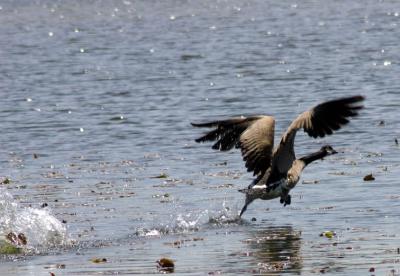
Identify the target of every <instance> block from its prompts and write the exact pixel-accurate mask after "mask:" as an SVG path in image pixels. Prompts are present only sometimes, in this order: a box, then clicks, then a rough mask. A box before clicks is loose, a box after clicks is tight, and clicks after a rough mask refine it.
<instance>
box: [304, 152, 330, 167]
mask: <svg viewBox="0 0 400 276" xmlns="http://www.w3.org/2000/svg"><path fill="white" fill-rule="evenodd" d="M326 155H327V152H326V151H322V150H319V151H317V152H314V153H311V154H309V155H307V156H304V157H302V158H300V160H302V161H303V162H304V163H305V164H306V165H308V164H310V163H311V162H313V161H315V160H318V159H322V158H324V157H325V156H326Z"/></svg>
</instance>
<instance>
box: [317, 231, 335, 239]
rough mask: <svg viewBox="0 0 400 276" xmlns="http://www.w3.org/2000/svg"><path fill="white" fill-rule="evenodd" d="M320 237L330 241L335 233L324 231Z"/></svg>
mask: <svg viewBox="0 0 400 276" xmlns="http://www.w3.org/2000/svg"><path fill="white" fill-rule="evenodd" d="M319 236H320V237H326V238H328V239H332V238H333V237H335V236H336V233H335V232H333V231H324V232H322V233H321V234H319Z"/></svg>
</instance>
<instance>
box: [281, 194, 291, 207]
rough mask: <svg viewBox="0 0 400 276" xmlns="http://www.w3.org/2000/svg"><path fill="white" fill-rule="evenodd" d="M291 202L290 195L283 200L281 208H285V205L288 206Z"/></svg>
mask: <svg viewBox="0 0 400 276" xmlns="http://www.w3.org/2000/svg"><path fill="white" fill-rule="evenodd" d="M291 202H292V197H291V195H287V196H286V198H285V202H284V203H285V204H283V207H285V206H286V205H290V203H291Z"/></svg>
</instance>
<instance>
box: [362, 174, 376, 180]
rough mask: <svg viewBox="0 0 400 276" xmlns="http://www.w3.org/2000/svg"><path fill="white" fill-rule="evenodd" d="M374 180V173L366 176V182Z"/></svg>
mask: <svg viewBox="0 0 400 276" xmlns="http://www.w3.org/2000/svg"><path fill="white" fill-rule="evenodd" d="M373 180H375V177H374V176H373V175H372V173H370V174H367V175H366V176H364V181H373Z"/></svg>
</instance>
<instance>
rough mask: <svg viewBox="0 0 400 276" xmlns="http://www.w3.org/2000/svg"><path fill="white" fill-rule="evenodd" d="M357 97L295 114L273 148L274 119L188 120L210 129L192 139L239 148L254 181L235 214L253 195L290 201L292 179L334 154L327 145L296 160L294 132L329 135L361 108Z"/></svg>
mask: <svg viewBox="0 0 400 276" xmlns="http://www.w3.org/2000/svg"><path fill="white" fill-rule="evenodd" d="M363 100H364V97H363V96H360V95H357V96H351V97H345V98H339V99H334V100H330V101H326V102H323V103H320V104H318V105H316V106H314V107H313V108H311V109H309V110H307V111H304V112H303V113H301V114H300V115H299V116H298V117H297V118H296V119H295V120H294V121H293V122H292V123H291V124H290V125H289V127H288V129H287V130H286V131H285V132H284V133H283V135H282V137H281V140H280V143H279V144H278V145H277V146H276V147H275V148H274V135H275V133H274V132H275V118H274V117H273V116H267V115H254V116H248V117H244V116H240V117H233V118H230V119H226V120H217V121H211V122H206V123H191V124H192V126H194V127H200V128H212V130H211V131H208V132H207V133H205V135H203V136H201V137H200V138H197V139H196V140H195V141H196V142H198V143H202V142H208V141H216V143H215V144H214V145H213V146H212V148H213V149H215V150H220V151H229V150H231V149H232V148H234V147H235V148H240V149H241V153H242V157H243V161H244V162H245V166H246V168H247V171H248V172H253V174H254V176H255V179H254V180H253V181H252V183H251V184H250V185H249V186H248V187H247V188H246V189H241V190H239V191H240V192H242V193H244V194H245V196H246V198H245V204H244V206H243V208H242V209H241V211H240V213H239V217H241V216H242V215H243V213H244V212H245V211H246V210H247V206H248V205H249V204H250V203H251V202H253V201H254V200H255V199H262V200H270V199H274V198H278V197H279V198H280V203H282V204H283V205H284V206H286V205H289V204H290V203H291V196H290V194H289V192H290V190H291V189H293V188H294V187H295V186H296V184H297V183H298V181H299V179H300V176H301V173H302V171H303V170H304V168H305V167H306V166H307V165H309V164H310V163H312V162H314V161H316V160H319V159H322V158H324V157H326V156H329V155H333V154H336V153H337V152H336V151H335V150H334V149H333V148H332V146H330V145H325V146H323V147H322V148H320V149H319V150H318V151H316V152H313V153H311V154H308V155H305V156H303V157H301V158H299V159H296V155H295V152H294V141H295V137H296V133H297V131H298V130H300V129H303V130H304V132H306V133H307V134H308V135H309V136H310V137H313V138H318V137H324V136H325V135H331V134H333V132H334V131H336V130H339V129H340V128H341V127H342V126H344V125H346V124H347V123H349V119H350V117H355V116H357V115H358V111H359V110H360V109H362V108H363V106H362V105H361V104H360V103H361V102H362V101H363Z"/></svg>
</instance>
